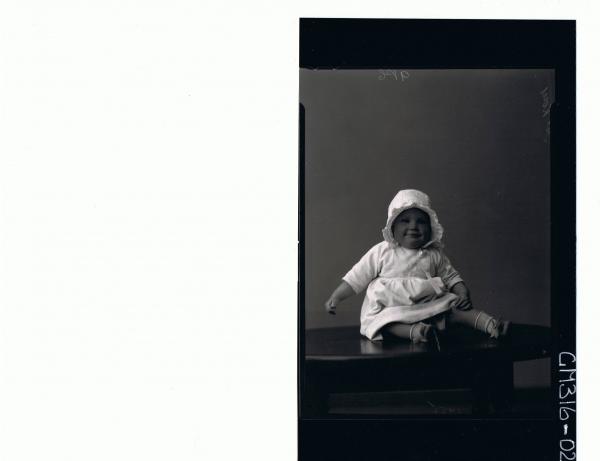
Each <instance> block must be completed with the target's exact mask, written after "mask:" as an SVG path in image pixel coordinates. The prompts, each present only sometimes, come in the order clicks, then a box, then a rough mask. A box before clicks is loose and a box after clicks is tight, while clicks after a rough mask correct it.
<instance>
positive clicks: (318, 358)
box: [301, 324, 551, 418]
mask: <svg viewBox="0 0 600 461" xmlns="http://www.w3.org/2000/svg"><path fill="white" fill-rule="evenodd" d="M304 345H305V361H304V373H303V374H302V375H301V390H302V392H301V417H308V418H312V417H323V416H326V415H327V411H328V405H327V400H328V396H329V394H331V393H336V392H377V391H391V390H429V389H453V388H469V389H472V391H473V395H474V402H473V412H474V414H476V415H489V414H503V413H505V412H507V411H509V410H510V404H511V397H512V392H513V363H514V362H516V361H521V360H531V359H537V358H543V357H548V356H549V355H550V350H551V331H550V329H549V328H547V327H541V326H536V325H524V324H512V325H511V328H510V332H509V335H508V336H507V337H505V338H502V339H500V340H495V339H491V338H489V337H487V336H486V335H484V334H482V333H480V332H478V331H475V330H472V329H468V328H464V327H453V329H451V330H446V331H445V332H443V333H442V334H441V335H440V349H439V350H438V348H437V346H436V344H435V343H428V344H411V343H410V342H408V341H406V340H392V341H384V342H373V341H370V340H368V339H366V338H364V337H362V336H361V335H360V333H359V328H358V327H338V328H323V329H313V330H307V331H306V333H305V342H304Z"/></svg>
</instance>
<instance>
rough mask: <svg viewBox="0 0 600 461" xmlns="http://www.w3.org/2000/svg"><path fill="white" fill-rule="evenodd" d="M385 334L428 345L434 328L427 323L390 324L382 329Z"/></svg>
mask: <svg viewBox="0 0 600 461" xmlns="http://www.w3.org/2000/svg"><path fill="white" fill-rule="evenodd" d="M382 330H383V333H384V334H388V335H390V336H395V337H397V338H405V339H410V340H411V341H412V342H413V343H426V342H428V341H429V338H430V337H431V335H432V334H433V327H432V326H431V325H426V324H425V323H413V324H411V325H407V324H405V323H399V322H394V323H389V324H387V325H386V326H384V327H383V328H382Z"/></svg>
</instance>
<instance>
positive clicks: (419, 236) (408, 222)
mask: <svg viewBox="0 0 600 461" xmlns="http://www.w3.org/2000/svg"><path fill="white" fill-rule="evenodd" d="M392 231H393V234H394V238H395V239H396V241H397V242H398V244H399V245H400V246H402V247H405V248H410V249H417V248H421V247H422V246H423V245H425V244H426V243H427V242H428V241H429V239H430V238H431V225H430V223H429V215H428V214H427V213H425V212H424V211H423V210H420V209H418V208H409V209H408V210H404V211H403V212H402V213H400V214H399V215H398V217H397V218H396V220H395V221H394V224H393V226H392Z"/></svg>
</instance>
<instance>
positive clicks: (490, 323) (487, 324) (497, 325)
mask: <svg viewBox="0 0 600 461" xmlns="http://www.w3.org/2000/svg"><path fill="white" fill-rule="evenodd" d="M448 321H449V322H450V323H461V324H463V325H468V326H470V327H473V328H475V329H476V330H479V331H483V332H484V333H488V334H489V335H490V336H491V337H492V338H497V337H499V336H504V335H505V334H506V333H507V331H508V327H509V325H510V323H509V322H507V321H506V320H498V319H495V318H494V317H492V316H491V315H488V314H486V313H485V312H483V311H480V310H477V309H469V310H468V311H461V310H459V309H456V308H455V307H453V308H452V310H451V311H450V313H449V315H448Z"/></svg>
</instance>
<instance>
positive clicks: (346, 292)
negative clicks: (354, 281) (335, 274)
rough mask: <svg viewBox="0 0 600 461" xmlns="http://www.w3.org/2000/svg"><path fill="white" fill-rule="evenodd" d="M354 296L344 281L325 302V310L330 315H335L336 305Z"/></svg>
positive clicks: (352, 290)
mask: <svg viewBox="0 0 600 461" xmlns="http://www.w3.org/2000/svg"><path fill="white" fill-rule="evenodd" d="M353 294H354V289H353V288H352V287H351V286H350V285H349V284H348V283H347V282H346V281H344V280H342V283H340V284H339V285H338V287H337V288H336V289H335V290H333V293H331V296H330V297H329V299H328V300H327V301H326V302H325V310H326V311H327V312H329V313H330V314H332V315H335V309H336V307H337V305H338V304H339V303H340V302H342V301H343V300H344V299H347V298H349V297H350V296H352V295H353Z"/></svg>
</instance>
